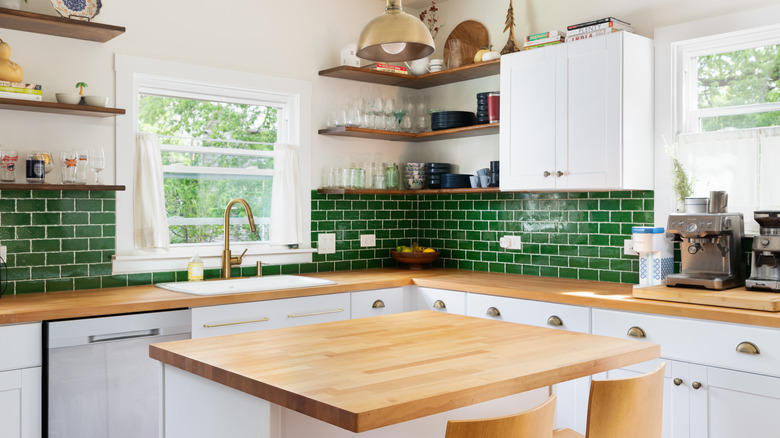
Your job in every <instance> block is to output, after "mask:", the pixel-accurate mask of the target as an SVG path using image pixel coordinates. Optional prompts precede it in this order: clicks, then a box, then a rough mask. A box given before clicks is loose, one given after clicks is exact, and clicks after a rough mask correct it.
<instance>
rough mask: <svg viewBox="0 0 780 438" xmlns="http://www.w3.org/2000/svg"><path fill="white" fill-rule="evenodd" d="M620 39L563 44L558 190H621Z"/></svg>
mask: <svg viewBox="0 0 780 438" xmlns="http://www.w3.org/2000/svg"><path fill="white" fill-rule="evenodd" d="M621 37H622V35H620V34H617V33H616V34H612V35H608V36H606V37H604V38H590V39H587V40H581V41H577V42H574V43H571V44H565V45H564V47H565V48H566V65H565V69H566V85H565V90H566V95H567V97H568V99H567V101H566V102H565V104H566V105H567V108H566V111H565V116H564V117H565V125H566V127H567V145H566V150H565V151H564V150H560V151H559V156H558V167H559V169H560V170H562V171H563V172H564V175H563V176H562V177H560V178H559V179H558V188H566V189H592V188H605V189H606V188H619V187H620V185H621V174H620V172H621V167H622V162H623V160H622V157H621V130H622V117H621V114H622V106H621V105H622V99H621V90H622V56H621V46H622V38H621ZM648 86H650V84H648ZM561 123H563V122H561ZM562 160H565V163H561V161H562ZM502 177H503V176H502Z"/></svg>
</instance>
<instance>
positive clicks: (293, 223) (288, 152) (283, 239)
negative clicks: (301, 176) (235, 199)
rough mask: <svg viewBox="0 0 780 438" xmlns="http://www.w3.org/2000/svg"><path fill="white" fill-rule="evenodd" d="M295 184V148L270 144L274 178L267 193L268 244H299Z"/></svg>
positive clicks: (301, 236) (296, 181) (287, 145)
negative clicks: (269, 216)
mask: <svg viewBox="0 0 780 438" xmlns="http://www.w3.org/2000/svg"><path fill="white" fill-rule="evenodd" d="M298 186H299V182H298V149H297V148H296V147H295V146H293V145H289V144H279V143H277V144H276V145H274V179H273V188H272V190H271V225H270V239H271V245H293V244H301V243H303V235H302V230H303V227H302V223H301V216H302V212H301V200H300V197H299V195H298V193H299V187H298Z"/></svg>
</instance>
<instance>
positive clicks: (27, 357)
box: [0, 322, 43, 371]
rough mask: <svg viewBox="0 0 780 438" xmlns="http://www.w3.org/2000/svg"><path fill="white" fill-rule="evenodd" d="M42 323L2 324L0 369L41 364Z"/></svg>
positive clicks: (0, 330)
mask: <svg viewBox="0 0 780 438" xmlns="http://www.w3.org/2000/svg"><path fill="white" fill-rule="evenodd" d="M42 342H43V339H42V337H41V323H39V322H36V323H32V324H10V325H3V326H0V352H2V354H0V371H5V370H13V369H19V368H29V367H36V366H40V365H41V351H42V347H41V343H42Z"/></svg>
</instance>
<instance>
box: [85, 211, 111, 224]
mask: <svg viewBox="0 0 780 438" xmlns="http://www.w3.org/2000/svg"><path fill="white" fill-rule="evenodd" d="M115 222H116V215H115V214H114V213H90V214H89V223H90V224H92V225H96V224H113V223H115Z"/></svg>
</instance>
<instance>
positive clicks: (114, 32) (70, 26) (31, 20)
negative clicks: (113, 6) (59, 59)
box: [0, 8, 125, 43]
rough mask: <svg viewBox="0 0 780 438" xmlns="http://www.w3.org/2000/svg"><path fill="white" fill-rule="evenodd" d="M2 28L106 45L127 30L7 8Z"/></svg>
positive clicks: (2, 11)
mask: <svg viewBox="0 0 780 438" xmlns="http://www.w3.org/2000/svg"><path fill="white" fill-rule="evenodd" d="M0 27H4V28H6V29H14V30H22V31H25V32H34V33H40V34H45V35H54V36H59V37H65V38H75V39H79V40H86V41H95V42H98V43H105V42H106V41H109V40H112V39H114V38H116V37H118V36H119V35H121V34H123V33H125V28H124V27H121V26H112V25H109V24H101V23H93V22H90V21H80V20H71V19H69V18H63V17H55V16H51V15H44V14H36V13H34V12H27V11H17V10H16V9H7V8H0Z"/></svg>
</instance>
